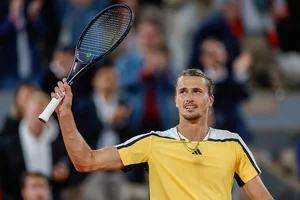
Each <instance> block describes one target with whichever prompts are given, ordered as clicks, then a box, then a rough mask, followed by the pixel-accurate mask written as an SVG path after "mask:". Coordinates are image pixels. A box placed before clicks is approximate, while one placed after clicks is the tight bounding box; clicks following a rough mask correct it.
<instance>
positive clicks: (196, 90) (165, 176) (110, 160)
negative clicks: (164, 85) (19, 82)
mask: <svg viewBox="0 0 300 200" xmlns="http://www.w3.org/2000/svg"><path fill="white" fill-rule="evenodd" d="M213 89H214V85H213V83H212V81H211V79H210V78H209V77H207V76H206V75H205V74H204V73H203V72H202V71H201V70H199V69H189V70H186V71H183V72H182V73H181V74H180V75H179V76H178V79H177V80H176V96H175V98H174V99H175V104H176V107H177V108H178V111H179V124H178V125H177V126H176V127H174V128H171V129H169V130H165V131H152V132H150V133H146V134H143V135H138V136H136V137H134V138H132V139H130V140H128V141H127V142H125V143H123V144H120V145H117V146H113V147H108V148H104V149H100V150H92V149H91V148H90V147H89V146H88V145H87V143H86V142H85V141H84V139H83V138H82V136H81V135H80V133H79V132H78V130H77V128H76V124H75V122H74V119H73V115H72V112H71V105H72V92H71V88H70V87H69V86H68V85H67V83H66V80H65V79H64V80H63V82H58V87H55V93H52V94H51V96H52V97H53V98H58V97H59V96H63V93H65V98H64V99H63V101H62V102H61V103H60V105H59V106H58V107H57V109H56V113H57V115H58V118H59V123H60V127H61V130H62V134H63V139H64V142H65V145H66V148H67V151H68V154H69V156H70V158H71V159H72V162H73V164H74V165H75V167H76V169H77V170H78V171H79V172H94V171H101V170H118V169H122V168H124V167H128V166H130V165H135V164H142V163H143V164H145V163H147V164H148V172H149V187H150V199H151V200H166V199H171V200H177V199H178V200H182V199H185V200H187V199H192V200H211V199H213V200H230V199H231V190H232V186H233V182H234V178H235V179H236V180H237V182H238V184H239V185H240V186H241V187H242V188H243V189H244V191H245V192H246V194H247V195H248V196H249V197H250V199H253V200H269V199H273V198H272V196H271V195H270V193H269V192H268V190H267V189H266V187H265V186H264V184H263V182H262V181H261V179H260V177H259V174H260V173H261V171H260V169H259V167H258V166H257V164H256V162H255V160H254V158H253V155H252V153H251V152H250V150H249V149H248V148H247V146H246V144H245V143H244V142H243V140H242V139H241V138H240V137H239V135H238V134H235V133H231V132H229V131H226V130H217V129H213V128H211V127H209V126H208V125H207V120H208V111H209V109H210V107H211V106H212V105H213V102H214V96H213Z"/></svg>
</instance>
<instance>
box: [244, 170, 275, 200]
mask: <svg viewBox="0 0 300 200" xmlns="http://www.w3.org/2000/svg"><path fill="white" fill-rule="evenodd" d="M243 190H244V191H245V193H246V194H247V195H248V196H249V198H250V199H251V200H273V197H272V196H271V194H270V193H269V192H268V190H267V188H266V187H265V185H264V184H263V182H262V181H261V179H260V177H259V176H256V177H255V178H253V179H252V180H250V181H249V182H247V183H246V184H245V185H244V186H243Z"/></svg>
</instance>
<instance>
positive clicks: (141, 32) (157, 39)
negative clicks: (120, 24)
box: [138, 21, 163, 50]
mask: <svg viewBox="0 0 300 200" xmlns="http://www.w3.org/2000/svg"><path fill="white" fill-rule="evenodd" d="M138 38H139V44H140V47H141V48H142V49H150V50H152V49H157V48H159V47H160V46H161V45H162V44H163V39H162V33H161V30H160V28H159V27H158V25H156V24H154V23H151V22H150V21H144V22H142V23H141V24H140V25H139V27H138Z"/></svg>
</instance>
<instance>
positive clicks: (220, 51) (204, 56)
mask: <svg viewBox="0 0 300 200" xmlns="http://www.w3.org/2000/svg"><path fill="white" fill-rule="evenodd" d="M227 60H228V56H227V52H226V49H225V46H224V44H223V43H222V42H220V41H218V40H214V39H209V40H206V41H204V42H203V44H202V46H201V56H200V62H201V63H202V64H203V65H204V66H205V67H212V68H213V67H216V66H222V67H224V66H226V64H227Z"/></svg>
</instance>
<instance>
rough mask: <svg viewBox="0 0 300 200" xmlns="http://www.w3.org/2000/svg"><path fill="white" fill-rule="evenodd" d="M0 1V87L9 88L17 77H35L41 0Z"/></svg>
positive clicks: (41, 33) (41, 32) (38, 63)
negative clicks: (0, 62) (0, 61)
mask: <svg viewBox="0 0 300 200" xmlns="http://www.w3.org/2000/svg"><path fill="white" fill-rule="evenodd" d="M0 5H1V6H0V11H1V12H0V24H1V32H0V58H1V60H2V64H1V69H0V88H1V87H2V88H8V89H12V88H14V87H16V83H18V81H20V80H28V79H31V80H36V81H39V78H40V73H41V69H42V67H41V60H40V49H39V46H38V44H39V42H40V41H41V39H42V38H43V37H44V22H43V19H42V17H41V9H42V6H43V0H5V1H1V3H0Z"/></svg>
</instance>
